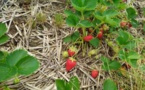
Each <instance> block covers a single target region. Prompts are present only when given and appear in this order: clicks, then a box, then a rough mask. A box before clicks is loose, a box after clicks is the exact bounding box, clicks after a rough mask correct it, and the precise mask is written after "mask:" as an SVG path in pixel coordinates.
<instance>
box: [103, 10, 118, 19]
mask: <svg viewBox="0 0 145 90" xmlns="http://www.w3.org/2000/svg"><path fill="white" fill-rule="evenodd" d="M103 15H105V16H108V17H115V16H116V15H118V11H116V10H106V11H105V12H104V13H103Z"/></svg>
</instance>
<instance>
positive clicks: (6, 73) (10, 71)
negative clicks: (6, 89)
mask: <svg viewBox="0 0 145 90" xmlns="http://www.w3.org/2000/svg"><path fill="white" fill-rule="evenodd" d="M16 73H17V69H16V67H9V66H8V65H6V64H2V63H0V82H2V81H5V80H8V79H10V78H12V77H14V76H15V75H16Z"/></svg>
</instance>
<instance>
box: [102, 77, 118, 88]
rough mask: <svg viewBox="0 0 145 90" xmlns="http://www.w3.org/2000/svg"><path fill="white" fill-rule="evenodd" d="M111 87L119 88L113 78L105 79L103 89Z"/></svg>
mask: <svg viewBox="0 0 145 90" xmlns="http://www.w3.org/2000/svg"><path fill="white" fill-rule="evenodd" d="M110 89H111V90H118V89H117V85H116V84H115V82H114V81H112V80H111V79H107V80H105V82H104V84H103V90H110Z"/></svg>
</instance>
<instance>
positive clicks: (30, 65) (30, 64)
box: [0, 49, 39, 82]
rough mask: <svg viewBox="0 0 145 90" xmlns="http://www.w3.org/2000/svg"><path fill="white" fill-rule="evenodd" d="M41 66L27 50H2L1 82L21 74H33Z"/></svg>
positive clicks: (0, 64)
mask: <svg viewBox="0 0 145 90" xmlns="http://www.w3.org/2000/svg"><path fill="white" fill-rule="evenodd" d="M38 68H39V61H38V60H37V59H36V58H35V57H34V56H31V55H30V54H29V53H28V52H27V51H26V50H23V49H18V50H14V51H13V52H10V53H9V52H6V51H0V82H4V81H6V80H8V79H10V78H16V79H18V78H17V77H18V76H19V75H24V76H27V75H31V74H32V73H33V72H34V71H36V70H37V69H38Z"/></svg>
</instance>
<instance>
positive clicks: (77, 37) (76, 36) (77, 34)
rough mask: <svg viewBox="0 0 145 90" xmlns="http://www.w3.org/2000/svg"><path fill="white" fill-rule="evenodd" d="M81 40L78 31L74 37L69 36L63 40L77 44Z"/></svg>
mask: <svg viewBox="0 0 145 90" xmlns="http://www.w3.org/2000/svg"><path fill="white" fill-rule="evenodd" d="M79 38H80V33H79V32H78V31H76V32H74V33H73V34H72V35H70V36H67V37H65V38H64V39H63V41H64V42H75V41H76V40H77V39H79Z"/></svg>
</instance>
